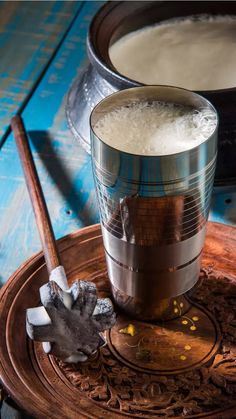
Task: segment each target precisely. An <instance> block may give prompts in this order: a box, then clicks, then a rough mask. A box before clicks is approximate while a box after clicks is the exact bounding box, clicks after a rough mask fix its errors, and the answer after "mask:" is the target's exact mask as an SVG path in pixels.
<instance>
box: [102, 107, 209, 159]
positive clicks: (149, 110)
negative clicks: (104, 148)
mask: <svg viewBox="0 0 236 419" xmlns="http://www.w3.org/2000/svg"><path fill="white" fill-rule="evenodd" d="M216 123H217V119H216V114H215V112H213V110H211V109H208V108H203V109H201V110H196V109H193V108H191V107H188V106H182V105H175V104H171V103H168V104H167V103H164V102H152V103H148V102H145V101H143V102H133V103H130V105H129V106H121V107H118V108H117V109H115V110H112V111H111V112H108V113H107V114H106V115H104V116H103V117H102V118H100V119H99V121H98V122H97V123H96V125H95V126H94V129H95V131H96V134H97V135H98V137H99V138H101V139H102V141H103V142H105V143H106V144H108V145H110V146H112V147H114V148H116V149H118V150H121V151H125V152H127V153H133V154H140V155H147V156H148V155H157V156H162V155H168V154H175V153H179V152H182V151H186V150H189V149H192V148H194V147H196V146H198V145H199V144H201V143H202V142H204V141H205V140H206V139H207V138H208V137H209V136H210V135H211V134H212V133H213V131H214V130H215V127H216Z"/></svg>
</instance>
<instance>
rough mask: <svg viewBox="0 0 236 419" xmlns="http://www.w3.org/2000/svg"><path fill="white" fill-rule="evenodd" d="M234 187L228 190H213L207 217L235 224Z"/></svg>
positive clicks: (235, 197)
mask: <svg viewBox="0 0 236 419" xmlns="http://www.w3.org/2000/svg"><path fill="white" fill-rule="evenodd" d="M235 190H236V188H233V190H232V189H231V190H230V191H228V192H222V191H221V192H217V191H215V192H214V194H213V197H212V205H211V211H210V217H209V219H210V220H211V221H215V222H218V223H225V224H231V225H234V226H236V191H235Z"/></svg>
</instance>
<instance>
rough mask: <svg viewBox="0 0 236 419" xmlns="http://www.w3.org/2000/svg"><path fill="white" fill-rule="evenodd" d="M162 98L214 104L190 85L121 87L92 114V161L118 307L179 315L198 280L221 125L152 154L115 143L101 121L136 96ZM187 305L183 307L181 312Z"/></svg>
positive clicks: (138, 313) (145, 314)
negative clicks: (182, 147) (177, 148)
mask: <svg viewBox="0 0 236 419" xmlns="http://www.w3.org/2000/svg"><path fill="white" fill-rule="evenodd" d="M139 100H140V101H141V100H145V101H150V102H151V101H162V102H167V103H175V104H177V105H178V104H179V105H187V106H191V107H194V109H196V110H198V109H201V108H203V107H204V108H209V109H211V110H213V111H214V112H215V110H214V108H213V106H212V105H211V104H210V103H209V102H208V101H207V100H206V99H204V98H203V97H201V96H199V95H197V94H195V93H192V92H190V91H187V90H184V89H180V88H174V87H167V86H145V87H138V88H132V89H127V90H124V91H121V92H118V93H115V94H113V95H111V96H109V97H107V98H106V99H104V100H103V101H102V102H100V103H99V104H98V105H97V106H96V107H95V109H94V110H93V112H92V114H91V120H90V123H91V143H92V164H93V173H94V179H95V186H96V191H97V198H98V203H99V211H100V218H101V226H102V235H103V242H104V248H105V255H106V261H107V268H108V275H109V279H110V282H111V285H112V291H113V297H114V300H115V302H116V303H117V304H118V306H119V307H120V308H121V309H123V310H125V311H126V312H127V313H129V314H130V315H132V316H134V317H138V318H141V319H143V320H144V319H146V320H153V319H166V318H171V317H174V316H176V315H179V314H181V313H180V311H181V310H177V309H176V305H177V306H178V307H182V308H183V310H184V309H187V306H188V303H186V301H187V300H186V299H185V298H184V294H185V293H186V292H187V291H188V290H190V289H191V288H192V287H193V286H194V285H195V284H196V282H197V281H198V278H199V272H200V258H201V252H202V248H203V244H204V238H205V229H206V222H207V218H208V213H209V206H210V200H211V192H212V186H213V180H214V172H215V163H216V155H217V127H216V129H215V130H214V132H213V133H212V135H211V136H210V137H209V138H207V139H206V140H205V141H203V142H202V143H201V144H199V145H198V146H196V147H194V148H192V149H189V150H186V151H182V152H179V153H176V154H170V155H161V156H146V155H137V154H130V153H126V152H124V151H120V150H118V149H116V148H113V147H111V146H109V145H107V144H106V143H105V142H103V140H102V138H98V136H97V135H96V129H95V128H94V127H95V125H96V123H97V121H98V120H99V119H100V118H101V117H102V116H104V115H105V114H106V113H108V112H110V111H111V110H113V109H116V108H118V107H119V106H127V104H129V103H131V102H132V101H139ZM183 310H182V311H183Z"/></svg>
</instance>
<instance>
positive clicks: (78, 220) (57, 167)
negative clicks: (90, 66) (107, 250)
mask: <svg viewBox="0 0 236 419" xmlns="http://www.w3.org/2000/svg"><path fill="white" fill-rule="evenodd" d="M99 6H101V3H100V2H88V3H85V4H84V5H83V8H82V11H81V13H80V14H79V16H78V17H77V19H76V21H75V22H74V24H73V27H72V28H71V30H70V32H69V34H68V36H67V37H66V39H65V41H64V42H63V45H62V46H61V48H60V49H59V51H58V53H57V54H56V56H55V58H54V60H53V62H52V63H51V65H50V67H49V68H48V71H47V72H46V74H45V75H44V77H43V79H42V80H41V82H40V84H39V85H38V87H37V89H36V91H35V92H34V94H33V96H32V97H31V99H30V101H29V103H28V104H27V106H26V107H25V110H24V112H23V118H24V120H25V124H26V126H27V130H28V131H29V137H30V141H31V146H32V150H33V154H34V158H35V161H36V165H37V168H38V172H39V176H40V179H41V182H42V186H43V190H44V193H45V196H46V200H47V203H48V208H49V212H50V215H51V218H52V221H53V227H54V231H55V234H56V237H61V236H63V235H65V234H67V233H69V232H71V231H73V230H75V229H77V228H79V227H81V226H83V225H86V224H91V223H94V222H97V220H98V217H97V209H96V203H95V192H94V186H93V179H92V173H91V164H90V157H89V156H88V155H87V154H85V153H84V152H83V151H82V149H81V148H80V147H79V146H78V145H77V144H76V142H75V140H74V139H73V138H72V135H71V134H70V132H69V130H68V128H67V124H66V119H65V110H64V108H65V101H66V96H67V92H68V89H69V86H70V84H71V82H72V81H73V79H74V78H75V76H76V75H77V73H78V71H81V65H82V63H83V62H84V59H85V56H86V47H85V39H86V33H87V29H88V25H89V22H90V20H91V17H92V15H93V14H94V13H95V11H96V10H97V9H98V7H99ZM40 248H41V246H40V243H39V238H38V233H37V229H36V226H35V222H34V217H33V213H32V209H31V206H30V202H29V198H28V194H27V191H26V187H25V182H24V179H23V174H22V170H21V167H20V163H19V159H18V156H17V152H16V147H15V143H14V140H13V137H12V135H9V137H8V138H7V141H6V142H5V144H4V146H3V147H2V150H1V152H0V277H1V283H4V282H5V281H6V279H7V278H8V277H9V276H10V274H11V273H12V272H13V271H14V270H15V269H16V268H17V267H18V266H19V264H20V263H22V262H23V261H24V260H25V259H26V258H27V257H29V256H30V255H32V254H33V253H34V252H36V251H38V250H39V249H40Z"/></svg>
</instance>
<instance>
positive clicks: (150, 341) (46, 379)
mask: <svg viewBox="0 0 236 419" xmlns="http://www.w3.org/2000/svg"><path fill="white" fill-rule="evenodd" d="M235 244H236V233H235V229H234V228H231V227H229V226H224V225H220V224H212V223H209V224H208V235H207V239H206V245H205V248H204V254H203V261H202V266H203V272H202V275H201V282H200V284H199V286H198V287H196V289H195V291H194V292H193V293H191V295H190V301H191V302H192V304H193V305H192V308H191V309H190V310H189V311H188V312H187V313H185V314H184V315H183V316H182V315H181V316H180V317H179V318H178V319H177V320H175V325H174V324H172V323H171V324H170V323H169V322H167V323H163V324H161V325H159V326H158V325H154V324H150V323H148V324H147V323H146V324H145V325H143V324H142V323H141V322H136V323H135V324H134V322H133V321H132V320H131V319H125V318H124V317H120V316H118V322H117V327H115V328H114V329H112V332H111V333H109V334H108V345H107V346H106V347H104V348H102V349H101V351H100V353H99V354H96V355H94V356H93V358H92V359H91V360H90V362H87V363H84V364H76V365H75V364H70V365H68V364H63V363H62V362H58V361H56V360H55V359H53V358H52V357H48V356H46V355H45V354H44V352H43V350H42V347H41V344H39V343H34V344H32V342H30V341H28V339H27V338H26V333H25V309H26V308H27V307H29V305H31V306H34V305H36V304H38V302H39V295H38V288H39V286H41V285H42V284H43V283H44V282H45V281H47V272H46V267H45V264H44V260H43V256H42V254H37V255H36V256H34V257H32V258H31V259H29V260H28V261H27V262H25V264H24V265H23V266H22V267H21V269H19V270H18V271H17V272H16V273H15V274H14V275H13V276H12V277H11V279H10V280H9V281H8V283H7V284H6V285H5V286H4V287H3V288H2V290H1V296H0V298H1V304H0V308H1V309H0V328H1V331H2V336H3V338H2V339H1V340H0V352H1V354H2V355H1V359H0V378H1V380H2V382H3V383H4V385H5V386H6V388H7V389H8V391H9V392H10V393H11V395H12V396H13V397H14V398H15V400H16V401H17V402H18V403H19V404H20V405H21V406H22V407H23V408H24V409H25V410H26V411H27V412H29V413H31V414H33V415H34V417H35V418H41V419H44V418H45V417H48V418H50V419H54V418H55V419H56V418H61V419H63V418H64V419H74V418H77V417H78V418H107V419H108V418H109V419H110V418H113V419H118V418H121V417H131V418H146V419H150V418H157V417H160V418H163V417H173V418H182V417H183V416H184V417H186V418H199V419H200V418H203V417H204V418H208V419H233V418H235V416H236V398H235V395H236V387H235V380H236V379H235V371H236V364H235V363H236V321H235V308H236V302H235V301H236V300H235V296H236V268H235V258H236V246H235ZM59 248H60V251H61V256H62V260H63V264H64V265H65V268H66V271H67V274H68V278H69V281H71V282H72V281H74V279H75V278H79V279H90V280H92V281H93V282H95V283H96V285H97V287H98V290H99V295H100V296H103V297H104V296H107V295H109V294H110V288H109V283H108V280H107V273H106V267H105V259H104V251H103V246H102V238H101V231H100V228H99V226H91V227H88V228H86V229H83V230H80V231H78V232H77V233H75V234H72V235H70V236H68V237H65V238H64V239H62V241H60V243H59ZM216 256H217V257H216ZM130 323H131V325H132V326H133V329H132V333H131V332H129V331H128V333H127V327H128V325H129V324H130ZM132 323H133V324H132ZM120 326H122V329H119V330H117V328H118V327H120ZM124 326H125V327H124ZM147 327H149V328H150V327H152V328H153V329H152V330H153V333H152V334H151V335H150V334H147V333H146V331H145V328H147ZM181 328H182V329H181ZM125 330H126V332H125ZM156 331H158V334H156ZM118 333H120V336H121V339H120V340H119V339H118V341H117V339H116V335H117V334H118ZM138 338H142V339H141V340H142V343H141V344H140V345H138V346H137V345H136V347H137V351H138V354H136V355H135V356H134V355H132V353H133V351H135V349H134V346H135V345H133V343H136V344H137V342H134V341H137V339H138ZM155 339H156V340H155ZM123 341H124V343H126V345H124V346H123V348H122V342H123ZM155 342H156V344H155ZM161 345H164V346H163V348H162V349H163V350H160V349H161ZM17 348H21V350H20V351H19V350H18V349H17ZM124 348H126V349H124ZM173 348H174V352H173ZM127 350H128V352H127ZM125 351H126V352H125ZM154 352H155V356H157V354H158V357H159V360H160V357H162V358H163V362H161V363H159V364H158V363H157V364H156V363H154V364H153V363H152V362H151V358H150V357H152V356H153V353H154ZM166 357H167V358H171V359H172V363H171V364H170V363H169V362H168V363H166V362H165V359H166ZM173 360H175V362H174V363H173ZM157 361H158V358H157ZM170 365H172V366H173V370H171V369H170ZM150 366H151V368H150ZM160 367H161V369H162V370H161V371H159V370H160ZM163 368H164V369H163ZM165 368H166V369H165ZM62 395H63V397H62Z"/></svg>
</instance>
